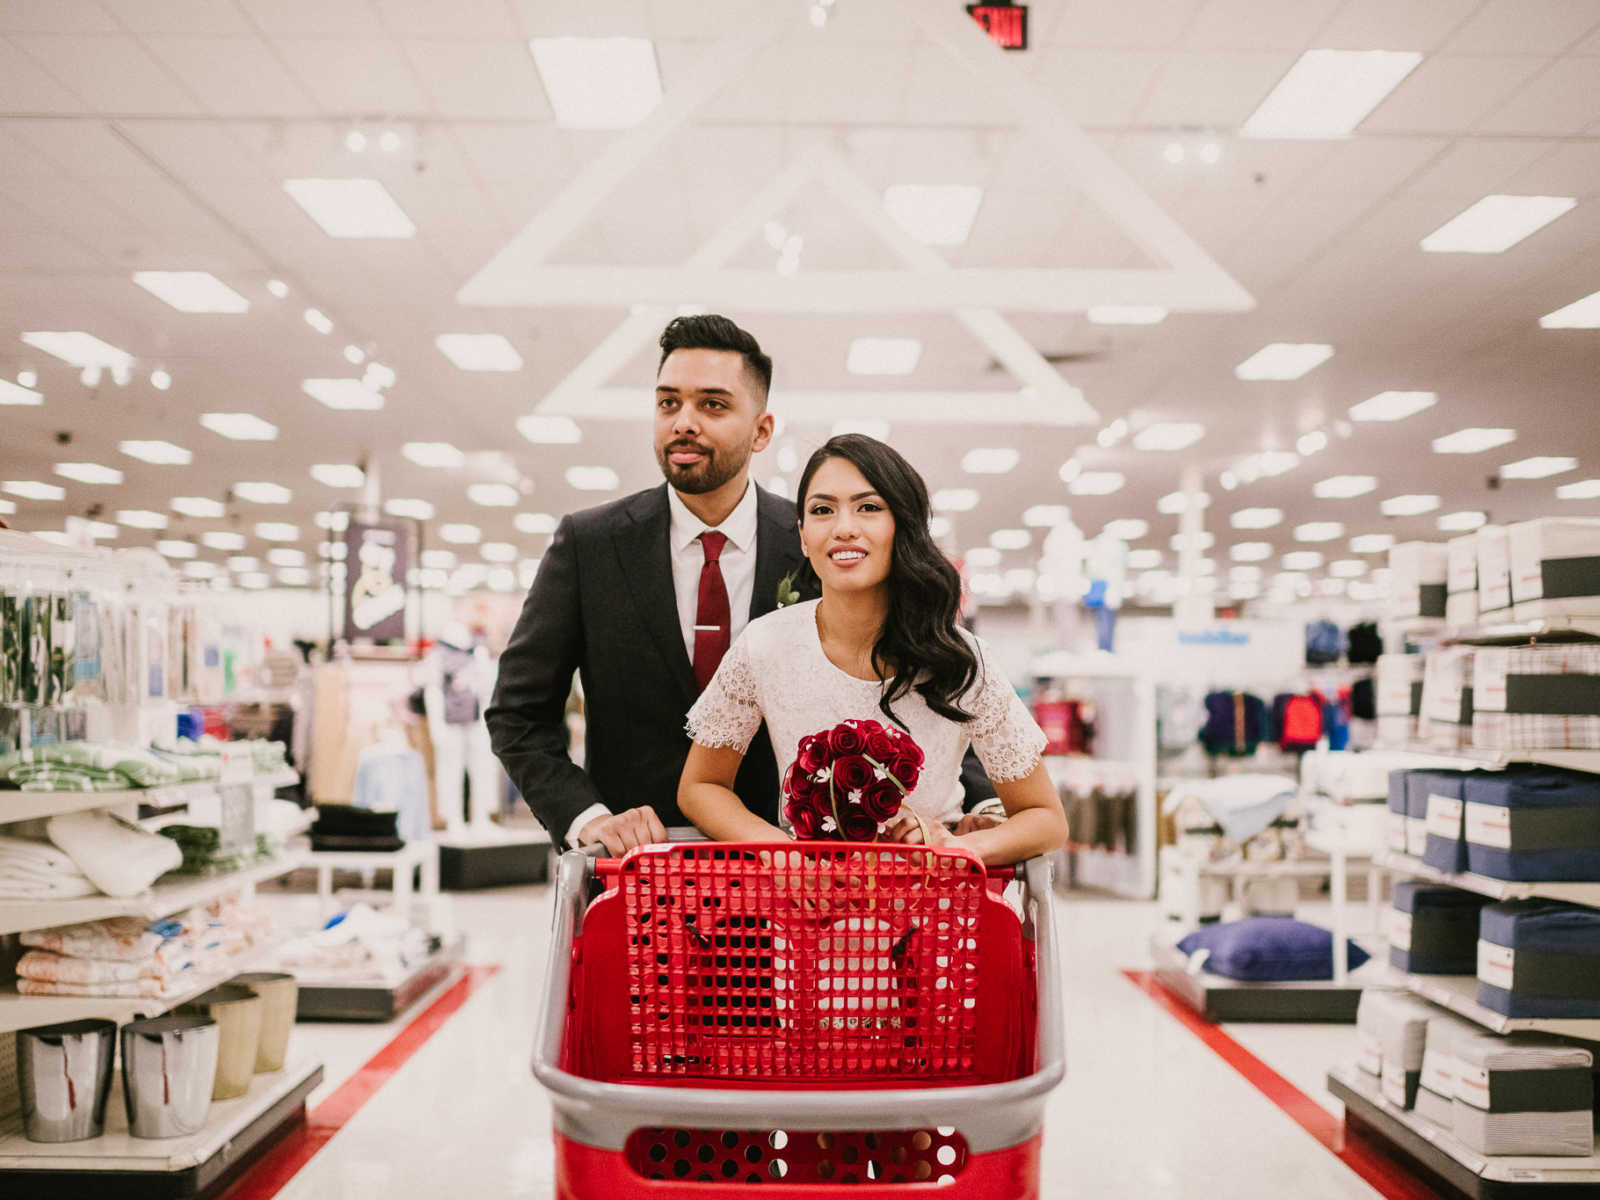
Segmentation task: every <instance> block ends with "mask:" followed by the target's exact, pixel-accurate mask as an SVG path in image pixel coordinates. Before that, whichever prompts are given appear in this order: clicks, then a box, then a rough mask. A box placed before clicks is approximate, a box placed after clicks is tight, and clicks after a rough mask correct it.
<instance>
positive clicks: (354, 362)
mask: <svg viewBox="0 0 1600 1200" xmlns="http://www.w3.org/2000/svg"><path fill="white" fill-rule="evenodd" d="M344 360H345V362H347V363H349V364H350V365H351V366H352V367H359V366H360V365H361V364H362V363H364V362H366V361H367V352H366V351H365V350H363V349H362V348H361V347H360V346H346V347H345V348H344Z"/></svg>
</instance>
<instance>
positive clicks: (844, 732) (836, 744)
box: [826, 723, 867, 758]
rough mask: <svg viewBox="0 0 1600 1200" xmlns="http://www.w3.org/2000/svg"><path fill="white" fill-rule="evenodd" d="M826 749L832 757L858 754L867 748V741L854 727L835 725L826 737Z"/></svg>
mask: <svg viewBox="0 0 1600 1200" xmlns="http://www.w3.org/2000/svg"><path fill="white" fill-rule="evenodd" d="M826 736H827V738H828V747H829V749H830V750H832V752H833V754H834V757H836V758H837V757H839V756H841V755H846V754H860V753H861V752H862V751H863V750H865V749H866V748H867V739H866V735H864V734H863V733H862V732H861V731H860V730H859V729H857V728H856V727H855V726H854V725H851V724H848V723H846V724H844V725H835V726H834V727H833V729H832V731H831V732H830V733H828V734H827V735H826Z"/></svg>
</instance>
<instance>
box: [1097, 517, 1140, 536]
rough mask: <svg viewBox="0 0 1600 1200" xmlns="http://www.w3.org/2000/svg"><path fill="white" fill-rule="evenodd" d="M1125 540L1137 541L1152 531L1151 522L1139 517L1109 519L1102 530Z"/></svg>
mask: <svg viewBox="0 0 1600 1200" xmlns="http://www.w3.org/2000/svg"><path fill="white" fill-rule="evenodd" d="M1100 532H1101V533H1103V534H1108V535H1109V536H1111V537H1114V538H1117V539H1118V540H1119V541H1124V542H1137V541H1138V540H1139V539H1140V538H1142V537H1144V535H1145V534H1147V533H1149V532H1150V522H1148V521H1141V520H1140V519H1139V518H1138V517H1118V518H1117V519H1116V520H1115V521H1107V522H1106V527H1105V528H1104V529H1102V530H1101V531H1100Z"/></svg>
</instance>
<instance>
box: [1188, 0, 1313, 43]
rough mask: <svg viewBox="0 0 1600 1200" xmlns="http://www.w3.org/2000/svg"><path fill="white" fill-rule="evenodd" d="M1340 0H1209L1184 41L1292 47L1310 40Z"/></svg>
mask: <svg viewBox="0 0 1600 1200" xmlns="http://www.w3.org/2000/svg"><path fill="white" fill-rule="evenodd" d="M1338 6H1339V0H1295V3H1293V4H1262V3H1260V2H1259V0H1208V3H1206V4H1205V6H1204V7H1202V8H1201V9H1200V11H1199V13H1198V14H1196V16H1195V18H1194V20H1193V21H1192V22H1190V24H1189V28H1188V30H1187V31H1186V32H1185V34H1184V37H1183V42H1182V44H1183V45H1185V46H1190V47H1193V48H1195V49H1201V50H1292V51H1294V52H1295V53H1297V54H1298V53H1299V52H1300V51H1301V50H1304V49H1306V48H1307V47H1308V46H1310V44H1311V34H1312V32H1313V31H1314V30H1316V29H1317V27H1318V26H1320V25H1321V24H1322V23H1323V22H1324V21H1326V20H1327V19H1328V17H1329V16H1330V15H1331V14H1332V13H1333V11H1334V10H1335V9H1336V8H1338Z"/></svg>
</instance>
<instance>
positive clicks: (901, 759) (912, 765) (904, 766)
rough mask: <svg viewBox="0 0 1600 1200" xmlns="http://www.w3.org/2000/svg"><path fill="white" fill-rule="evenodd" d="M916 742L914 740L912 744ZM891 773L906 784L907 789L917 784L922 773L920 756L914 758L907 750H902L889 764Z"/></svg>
mask: <svg viewBox="0 0 1600 1200" xmlns="http://www.w3.org/2000/svg"><path fill="white" fill-rule="evenodd" d="M915 744H916V743H915V742H913V743H912V745H915ZM886 765H887V766H888V768H889V773H890V774H891V775H893V776H894V777H895V778H896V779H898V780H899V781H900V782H901V783H903V784H905V785H906V791H908V792H909V791H910V790H911V789H912V788H914V787H916V786H917V776H919V775H921V774H922V762H921V759H920V758H913V757H912V756H911V755H910V754H908V753H907V752H906V751H905V750H901V751H900V753H898V754H896V755H895V756H894V758H893V759H891V760H890V761H889V762H888V763H887V764H886Z"/></svg>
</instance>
